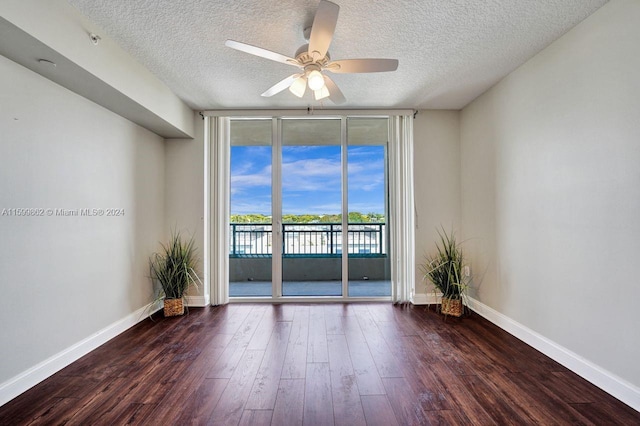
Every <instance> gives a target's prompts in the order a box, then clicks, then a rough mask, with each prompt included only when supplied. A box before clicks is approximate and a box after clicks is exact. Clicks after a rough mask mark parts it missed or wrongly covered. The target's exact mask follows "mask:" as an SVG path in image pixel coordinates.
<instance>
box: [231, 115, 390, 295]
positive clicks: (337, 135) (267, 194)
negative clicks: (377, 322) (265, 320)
mask: <svg viewBox="0 0 640 426" xmlns="http://www.w3.org/2000/svg"><path fill="white" fill-rule="evenodd" d="M230 137H231V164H230V170H231V175H230V194H231V195H230V217H229V222H230V229H229V232H230V244H229V276H230V284H229V295H230V296H231V297H238V298H259V297H267V298H281V297H307V298H347V297H349V298H372V297H375V298H381V297H390V296H391V285H390V278H389V276H390V267H389V265H390V261H389V247H388V241H389V239H388V229H389V227H388V226H387V219H386V218H387V217H388V207H387V206H388V183H387V182H388V179H387V174H388V173H387V140H388V119H387V118H347V117H329V118H327V117H323V118H315V117H314V118H307V117H305V118H280V117H277V118H268V119H232V120H231V121H230ZM345 230H346V232H345Z"/></svg>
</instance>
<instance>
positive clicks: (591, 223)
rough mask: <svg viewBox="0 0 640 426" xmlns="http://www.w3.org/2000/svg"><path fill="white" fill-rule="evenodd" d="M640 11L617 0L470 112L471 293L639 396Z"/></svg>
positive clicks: (466, 207) (466, 116)
mask: <svg viewBox="0 0 640 426" xmlns="http://www.w3.org/2000/svg"><path fill="white" fill-rule="evenodd" d="M639 22H640V2H638V1H637V0H614V1H612V2H610V3H608V4H607V5H605V6H604V7H602V9H600V10H599V11H597V12H595V13H594V14H593V15H592V16H590V17H589V18H587V19H586V20H585V21H583V22H582V23H581V24H579V25H578V26H576V27H575V28H574V29H572V30H571V31H569V32H568V33H567V34H565V35H564V36H563V37H561V38H560V39H559V40H557V41H556V42H554V43H553V44H552V45H550V46H549V47H547V48H546V49H544V50H543V51H542V52H540V53H539V54H538V55H537V56H535V57H534V58H532V59H531V60H529V61H528V62H527V63H525V64H524V65H523V66H521V67H520V68H519V69H517V70H516V71H514V72H513V73H512V74H511V75H509V76H508V77H506V78H505V79H504V80H502V81H501V82H500V83H498V84H497V85H496V86H495V87H493V88H492V89H491V90H489V91H488V92H487V93H485V94H483V95H482V96H480V97H479V98H478V99H476V100H475V101H474V102H472V103H471V104H470V105H469V106H467V107H466V108H464V110H463V111H462V114H461V152H462V154H461V156H462V158H461V160H462V169H461V170H462V228H463V231H464V237H465V239H467V240H469V243H470V248H471V250H470V253H471V254H472V256H473V265H472V266H473V270H474V272H475V276H476V279H475V280H474V285H475V287H476V289H475V290H476V292H475V294H474V296H475V297H476V298H477V299H478V300H479V301H480V302H482V303H484V304H485V305H488V306H489V307H491V308H493V309H495V310H496V311H498V312H499V313H501V314H503V315H506V316H507V317H509V318H511V319H512V320H515V321H516V322H518V323H520V324H521V325H523V326H524V327H528V328H529V329H531V330H533V331H534V332H537V333H539V334H540V335H542V336H544V337H545V338H546V339H549V340H551V341H552V342H555V343H556V344H558V345H560V346H562V347H564V348H566V349H568V350H569V351H572V352H573V353H575V354H577V356H578V357H581V358H583V359H584V360H586V362H588V363H593V364H594V365H596V366H598V367H599V368H602V369H604V370H606V371H608V372H609V373H612V374H613V376H618V377H619V378H622V379H623V381H626V382H627V383H630V384H631V388H630V389H633V386H635V387H636V388H635V392H636V393H635V395H636V396H635V398H637V395H640V394H638V386H640V363H639V362H638V360H640V339H639V338H638V336H640V334H639V333H640V332H639V331H638V330H639V329H640V320H639V317H638V314H637V304H638V301H639V300H640V285H638V274H637V267H638V265H639V264H640V263H639V262H640V261H639V259H640V119H639V118H640V71H639V70H640V43H639V40H640V25H638V23H639ZM632 394H633V391H632ZM636 404H638V400H636ZM637 406H639V405H636V407H637Z"/></svg>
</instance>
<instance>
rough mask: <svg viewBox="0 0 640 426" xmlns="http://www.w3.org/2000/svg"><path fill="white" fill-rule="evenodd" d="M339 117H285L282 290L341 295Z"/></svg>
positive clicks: (303, 293)
mask: <svg viewBox="0 0 640 426" xmlns="http://www.w3.org/2000/svg"><path fill="white" fill-rule="evenodd" d="M340 128H341V120H340V119H283V120H282V169H281V170H282V174H281V176H282V242H283V246H282V294H283V296H341V295H342V256H341V254H342V225H341V221H342V215H341V213H342V159H341V154H342V150H341V132H340Z"/></svg>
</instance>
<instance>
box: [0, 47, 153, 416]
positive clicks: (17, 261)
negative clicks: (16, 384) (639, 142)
mask: <svg viewBox="0 0 640 426" xmlns="http://www.w3.org/2000/svg"><path fill="white" fill-rule="evenodd" d="M0 93H1V94H2V95H1V96H0V286H1V288H2V296H3V302H2V308H1V309H0V324H2V326H1V327H0V342H2V344H0V359H1V360H2V361H1V362H0V390H2V391H4V390H6V387H7V386H5V385H6V384H7V383H9V382H11V379H12V378H15V377H16V376H17V375H19V374H21V373H25V372H26V371H27V370H28V369H30V368H32V367H34V366H36V365H37V364H39V363H41V362H44V361H46V360H48V359H49V358H50V357H52V356H54V355H56V354H59V353H60V352H62V351H65V350H67V349H68V348H70V347H72V345H74V344H76V343H78V342H80V341H82V340H83V339H87V338H91V337H92V336H95V335H96V333H98V332H100V331H101V330H104V329H105V328H108V327H109V326H110V325H111V324H113V323H115V322H118V321H121V320H122V319H123V318H126V317H127V316H131V315H133V313H135V312H136V311H137V310H139V309H140V308H142V307H143V306H145V305H146V304H148V303H149V302H150V301H151V300H152V289H151V285H150V283H149V280H148V278H147V277H146V276H147V259H148V256H149V254H150V253H151V252H152V251H154V250H156V249H157V243H158V241H159V240H160V239H161V237H162V236H163V234H164V141H163V139H162V138H161V137H159V136H157V135H155V134H152V133H150V132H149V131H147V130H145V129H143V128H141V127H139V126H137V125H135V124H133V123H131V122H130V121H127V120H125V119H123V118H121V117H119V116H117V115H115V114H113V113H112V112H109V111H107V110H105V109H104V108H102V107H100V106H98V105H96V104H94V103H92V102H90V101H88V100H86V99H84V98H82V97H80V96H78V95H76V94H74V93H72V92H70V91H68V90H67V89H64V88H62V87H60V86H58V85H57V84H55V83H52V82H51V81H49V80H47V79H45V78H43V77H41V76H39V75H38V74H35V73H33V72H32V71H29V70H27V69H26V68H23V67H22V66H20V65H17V64H16V63H14V62H12V61H10V60H8V59H6V58H4V57H3V56H0ZM12 208H42V209H49V208H50V209H68V210H72V209H82V208H95V209H108V208H117V209H124V212H125V215H124V216H119V217H107V216H100V217H97V216H96V217H87V216H85V217H63V216H57V215H56V214H55V213H54V214H53V215H52V216H49V215H47V213H46V210H45V215H44V216H37V217H24V216H13V215H11V214H10V213H7V211H4V213H3V210H2V209H12ZM5 396H6V395H5V394H2V397H5ZM3 402H5V401H1V402H0V403H3Z"/></svg>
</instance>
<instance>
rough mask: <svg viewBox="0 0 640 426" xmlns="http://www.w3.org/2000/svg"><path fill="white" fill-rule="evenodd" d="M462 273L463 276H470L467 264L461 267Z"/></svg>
mask: <svg viewBox="0 0 640 426" xmlns="http://www.w3.org/2000/svg"><path fill="white" fill-rule="evenodd" d="M462 273H463V274H464V276H465V277H470V276H471V268H470V267H469V265H465V266H464V267H463V268H462Z"/></svg>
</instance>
